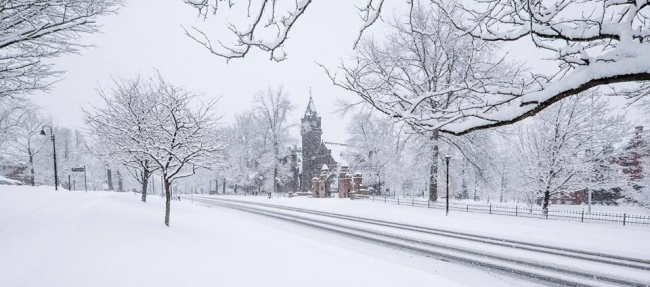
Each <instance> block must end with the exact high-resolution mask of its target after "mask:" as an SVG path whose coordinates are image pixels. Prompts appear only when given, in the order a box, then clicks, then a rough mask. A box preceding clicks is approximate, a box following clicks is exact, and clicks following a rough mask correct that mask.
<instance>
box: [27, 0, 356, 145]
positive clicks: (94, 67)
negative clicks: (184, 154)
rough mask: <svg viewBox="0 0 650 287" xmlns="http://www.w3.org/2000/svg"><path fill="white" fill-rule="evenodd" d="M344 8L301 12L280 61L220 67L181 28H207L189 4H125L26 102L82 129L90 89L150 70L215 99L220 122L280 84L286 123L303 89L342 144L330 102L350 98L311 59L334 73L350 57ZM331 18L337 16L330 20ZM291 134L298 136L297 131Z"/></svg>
mask: <svg viewBox="0 0 650 287" xmlns="http://www.w3.org/2000/svg"><path fill="white" fill-rule="evenodd" d="M352 5H353V3H352V2H351V1H347V0H327V1H315V3H314V4H313V6H311V7H310V8H309V9H310V10H311V12H312V13H309V14H306V15H305V17H304V18H302V19H301V22H300V23H298V24H299V25H296V26H295V27H294V29H293V30H292V32H291V34H290V37H291V39H290V40H289V41H287V45H286V49H285V50H286V51H287V53H288V54H289V56H288V59H287V60H285V61H283V62H281V63H276V62H273V61H270V60H269V58H268V55H267V54H266V53H262V52H258V51H253V52H252V53H251V54H249V56H247V57H246V58H245V59H235V60H231V61H230V63H228V64H227V63H226V61H225V60H224V59H222V58H219V57H217V56H214V55H212V54H210V53H209V52H208V51H207V50H206V49H204V48H203V47H201V46H200V45H199V44H197V43H195V42H193V41H192V40H191V39H190V38H189V37H187V36H185V35H184V32H183V29H182V28H181V24H183V25H185V26H189V25H192V24H198V25H201V24H203V25H201V26H202V27H207V28H208V29H209V28H210V26H209V24H210V22H209V21H208V22H205V23H204V21H203V20H202V19H197V11H196V10H195V9H193V8H192V7H191V6H189V5H186V4H184V3H183V1H182V0H131V1H128V2H127V4H126V6H125V7H123V8H122V9H121V10H120V11H119V13H118V14H117V15H112V16H108V17H105V18H103V19H101V20H100V22H101V23H104V25H103V27H102V29H101V31H102V34H96V35H89V36H86V37H84V38H83V40H82V42H83V43H88V44H93V45H95V46H96V47H95V48H91V49H88V50H83V51H82V52H81V55H69V56H64V57H61V58H58V59H56V60H55V63H56V65H57V68H59V69H63V70H65V71H66V74H65V75H64V76H63V79H62V80H61V81H60V82H58V83H56V84H55V86H54V88H53V89H52V91H50V92H49V93H47V94H38V95H35V97H34V100H35V102H36V103H38V104H39V105H40V106H42V107H43V110H44V113H45V114H46V115H50V116H52V117H53V118H54V120H55V122H57V123H58V124H60V125H63V126H72V127H82V126H83V122H82V113H81V109H80V108H81V107H87V106H89V105H91V104H95V105H96V104H99V97H98V96H97V93H96V87H97V86H98V85H104V86H105V85H107V84H109V83H110V81H111V77H114V76H133V75H136V74H138V73H142V74H144V75H151V74H152V73H154V69H158V70H159V71H160V72H161V74H162V75H163V76H164V77H165V78H166V79H168V80H169V81H170V82H172V83H174V84H176V85H183V86H185V87H186V88H188V89H190V90H192V91H194V92H196V93H199V94H202V95H204V96H205V97H219V96H222V100H221V104H220V105H221V108H220V109H221V113H222V114H223V115H224V121H230V120H232V118H233V115H234V114H235V113H236V112H240V111H242V110H245V109H247V108H250V106H251V104H252V95H253V94H254V93H255V92H256V91H258V90H262V89H266V88H267V87H268V86H269V85H271V86H274V87H275V86H277V85H283V86H284V88H285V90H286V91H287V92H288V93H289V96H290V99H291V100H292V102H293V103H294V104H295V106H296V110H295V111H294V113H293V115H292V116H291V119H292V121H293V122H295V123H299V121H300V117H301V116H302V114H303V113H304V111H305V108H306V105H307V102H308V99H309V88H310V87H311V88H312V93H313V97H314V102H315V105H316V108H317V109H318V112H319V113H320V115H321V116H322V117H323V128H324V139H325V140H326V141H336V142H343V141H344V140H345V138H346V136H345V131H344V130H345V124H346V123H345V122H344V120H343V119H342V118H341V116H340V115H339V114H334V112H335V109H336V106H335V101H336V99H337V98H342V97H344V96H350V95H349V94H348V95H345V93H344V91H342V90H341V89H339V88H336V87H334V86H332V85H331V82H330V81H329V79H328V78H327V77H326V76H325V74H324V73H323V71H322V69H321V68H320V67H319V66H317V65H316V64H315V62H319V63H322V64H325V65H326V66H328V67H332V68H334V67H335V66H336V65H338V63H339V59H340V58H341V57H346V56H347V55H349V54H350V53H351V52H352V43H353V41H354V37H355V33H356V31H357V28H356V27H357V26H359V24H360V23H361V20H360V19H359V18H358V16H357V14H356V9H355V8H354V7H353V6H352ZM341 6H344V7H347V8H348V9H340V7H341ZM310 10H308V12H309V11H310ZM332 15H337V16H336V17H335V20H334V19H333V17H332ZM350 27H355V28H354V29H350ZM215 30H217V29H216V28H215V29H214V30H212V31H215ZM206 32H210V30H206ZM352 96H353V95H352ZM295 134H296V135H298V134H299V133H298V131H297V129H296V131H295Z"/></svg>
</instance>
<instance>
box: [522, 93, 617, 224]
mask: <svg viewBox="0 0 650 287" xmlns="http://www.w3.org/2000/svg"><path fill="white" fill-rule="evenodd" d="M592 96H593V97H596V98H595V99H594V102H593V104H592V103H591V99H590V98H588V97H587V96H585V95H578V96H576V97H571V98H568V99H567V100H566V101H563V102H559V103H557V104H556V105H553V106H552V107H551V108H549V109H548V110H545V111H544V112H543V113H540V114H539V116H538V117H535V118H533V122H532V123H530V124H528V125H523V124H522V125H520V126H519V127H518V128H519V132H518V135H516V136H515V137H514V138H515V139H514V140H513V141H512V142H511V143H512V146H511V147H512V150H513V151H514V152H515V155H516V156H517V159H518V161H519V166H520V167H521V168H520V173H521V174H522V175H523V176H524V178H525V179H526V182H525V184H524V185H523V187H524V189H526V190H528V191H529V192H528V193H529V194H528V195H526V194H524V195H525V196H527V200H536V199H538V198H539V196H541V197H542V202H543V209H544V211H545V212H547V211H548V207H549V201H550V197H551V196H552V195H553V194H555V193H558V192H561V191H575V190H577V189H582V188H585V187H587V188H592V189H593V188H600V187H601V186H602V184H603V183H602V182H601V183H597V182H596V180H592V179H594V175H593V174H592V172H591V170H593V168H594V166H596V165H599V164H600V163H601V162H602V161H604V160H607V159H608V158H609V157H611V156H612V155H611V154H609V153H608V152H607V151H608V149H611V148H612V146H613V145H614V144H615V143H617V141H618V140H619V139H620V138H621V137H622V136H623V135H624V133H625V131H626V128H625V121H624V118H623V116H622V115H615V114H612V110H611V108H609V107H608V103H607V101H604V100H602V99H600V98H598V95H593V94H592ZM608 180H611V178H608ZM619 183H620V182H619ZM610 184H611V182H610ZM614 184H615V183H614ZM596 185H598V186H596Z"/></svg>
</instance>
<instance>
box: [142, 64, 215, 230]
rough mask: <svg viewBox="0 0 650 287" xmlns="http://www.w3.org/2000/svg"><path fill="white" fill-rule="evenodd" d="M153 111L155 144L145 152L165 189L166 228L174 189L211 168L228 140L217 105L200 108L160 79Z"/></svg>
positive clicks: (210, 103)
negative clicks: (181, 181)
mask: <svg viewBox="0 0 650 287" xmlns="http://www.w3.org/2000/svg"><path fill="white" fill-rule="evenodd" d="M155 95H156V100H155V105H154V107H153V109H152V114H153V116H154V117H153V122H152V123H153V124H155V129H154V130H153V131H152V132H151V138H152V141H149V142H148V147H147V148H146V149H143V150H142V152H143V153H145V154H147V155H148V156H149V157H150V158H151V160H153V163H154V164H155V165H157V166H158V168H159V171H160V173H161V174H162V179H163V184H164V188H165V197H166V198H165V225H167V226H169V216H170V211H171V206H170V203H171V202H170V201H171V192H172V191H171V185H172V183H173V182H174V180H176V179H179V178H184V177H188V176H191V175H193V174H194V173H195V171H196V170H197V169H198V168H209V167H210V166H212V165H213V164H214V163H215V161H217V160H218V159H219V156H220V153H221V152H222V151H223V150H224V147H225V145H224V139H223V136H222V135H221V134H219V130H218V129H217V123H218V120H219V118H218V117H216V116H215V115H214V109H215V108H216V106H217V101H216V100H212V101H208V102H201V103H198V106H196V107H194V106H193V105H194V104H197V103H196V101H197V99H196V96H195V95H194V94H192V93H191V92H189V91H187V90H185V89H184V88H180V87H176V86H173V85H172V84H170V83H168V82H166V81H165V80H164V79H163V78H162V77H160V76H159V78H158V81H157V83H156V89H155Z"/></svg>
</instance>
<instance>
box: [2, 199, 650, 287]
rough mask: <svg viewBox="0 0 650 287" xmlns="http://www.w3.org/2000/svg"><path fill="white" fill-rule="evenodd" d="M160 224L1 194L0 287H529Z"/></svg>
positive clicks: (186, 206)
mask: <svg viewBox="0 0 650 287" xmlns="http://www.w3.org/2000/svg"><path fill="white" fill-rule="evenodd" d="M237 198H239V199H242V198H243V197H237ZM249 199H251V200H262V199H261V198H256V199H253V198H249ZM266 200H268V199H266ZM275 201H276V202H283V201H286V202H285V204H293V203H300V204H301V205H303V206H306V205H312V204H310V203H308V202H309V201H306V200H305V199H300V200H294V201H289V200H282V201H278V200H275ZM321 204H326V205H327V204H331V205H332V206H339V208H340V206H346V207H344V208H350V209H359V208H358V207H357V206H365V204H362V205H357V202H349V200H348V201H340V202H338V201H337V202H336V203H335V202H334V201H329V200H325V201H319V200H313V205H316V206H320V205H321ZM382 208H386V207H382ZM382 210H384V209H382ZM403 211H404V212H406V213H408V212H409V211H407V209H403ZM366 212H370V209H367V210H366ZM390 212H391V211H388V213H390ZM163 215H164V208H163V200H161V198H160V197H154V196H150V197H149V202H148V203H146V204H145V203H142V202H140V200H139V195H135V194H131V193H121V194H118V193H107V192H89V193H87V194H86V193H83V192H78V191H77V192H70V191H65V190H61V191H58V192H55V191H53V190H51V187H38V188H33V187H21V186H0V286H12V287H14V286H66V287H74V286H110V287H114V286H156V287H164V286H373V287H381V286H524V285H526V286H531V285H530V283H525V284H524V283H523V282H519V281H517V279H512V278H508V277H507V276H503V275H502V274H501V275H500V274H491V273H488V272H485V271H481V270H477V269H474V268H468V267H463V266H458V265H454V264H451V263H447V262H443V261H440V260H435V259H430V258H424V257H421V256H415V255H413V254H409V253H406V252H403V251H398V250H391V249H389V248H386V247H382V246H377V245H374V244H369V243H365V242H359V241H357V240H353V239H349V238H343V237H341V236H336V235H331V234H327V233H324V232H316V231H314V230H311V229H308V228H304V227H299V226H295V225H292V224H289V223H281V222H277V221H274V220H272V219H267V218H263V217H259V216H255V215H251V214H246V213H243V212H239V211H236V210H230V209H226V208H216V207H215V208H207V207H204V206H201V205H198V204H194V205H193V204H192V203H191V201H189V200H183V201H181V202H177V201H174V202H173V203H172V215H171V227H165V226H164V224H163ZM430 215H431V216H437V215H435V214H430ZM382 216H386V214H384V215H382ZM406 216H407V217H410V216H411V215H406ZM646 235H647V234H646ZM619 236H621V235H620V234H619ZM619 238H625V237H619ZM646 238H647V237H646Z"/></svg>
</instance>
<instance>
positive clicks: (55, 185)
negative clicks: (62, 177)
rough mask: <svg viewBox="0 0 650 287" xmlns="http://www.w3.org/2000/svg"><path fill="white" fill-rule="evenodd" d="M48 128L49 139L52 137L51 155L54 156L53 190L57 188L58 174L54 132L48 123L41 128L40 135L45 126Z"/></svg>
mask: <svg viewBox="0 0 650 287" xmlns="http://www.w3.org/2000/svg"><path fill="white" fill-rule="evenodd" d="M46 127H47V128H48V129H50V139H52V155H53V157H54V190H59V176H58V173H57V170H56V140H55V138H54V132H53V131H52V127H51V126H48V125H44V126H43V127H42V128H41V135H42V136H44V135H46V134H45V128H46Z"/></svg>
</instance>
